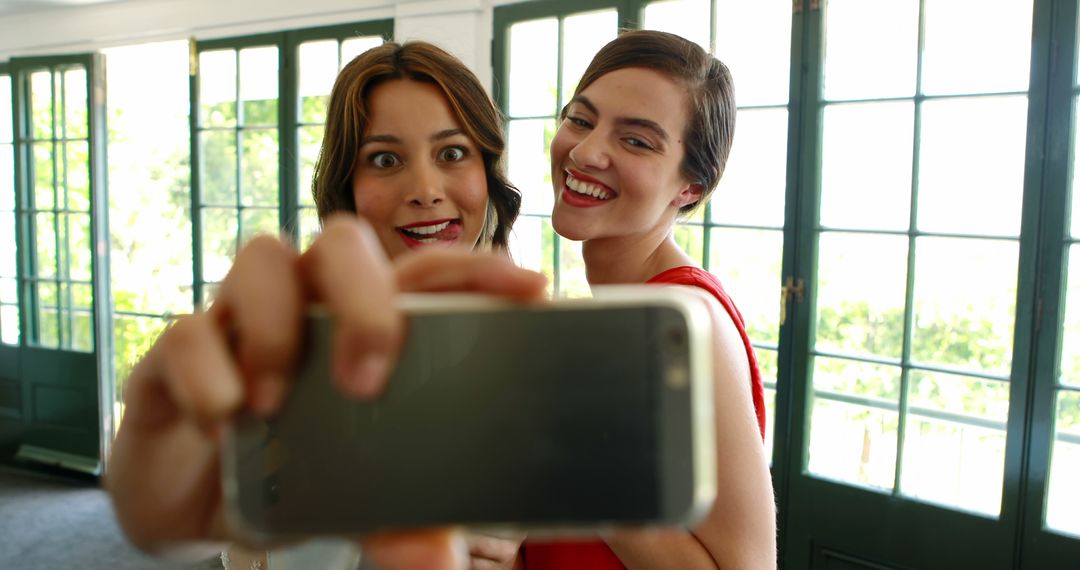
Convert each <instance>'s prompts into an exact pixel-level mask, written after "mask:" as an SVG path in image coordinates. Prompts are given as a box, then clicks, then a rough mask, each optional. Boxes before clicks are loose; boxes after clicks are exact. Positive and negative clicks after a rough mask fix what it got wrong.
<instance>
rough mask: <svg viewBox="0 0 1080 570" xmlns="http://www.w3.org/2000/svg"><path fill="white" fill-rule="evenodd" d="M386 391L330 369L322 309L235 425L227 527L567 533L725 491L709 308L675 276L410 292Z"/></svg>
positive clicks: (287, 532) (229, 438)
mask: <svg viewBox="0 0 1080 570" xmlns="http://www.w3.org/2000/svg"><path fill="white" fill-rule="evenodd" d="M401 307H402V309H403V310H404V311H405V313H406V314H407V320H408V333H407V338H406V342H405V345H404V348H403V351H402V352H401V354H400V357H399V361H398V363H397V366H396V368H395V370H394V371H393V373H392V375H391V377H390V379H389V382H388V385H387V388H386V390H385V392H384V393H383V394H382V395H381V396H380V397H379V398H377V399H375V400H373V401H368V402H358V401H354V400H350V399H348V398H346V397H344V396H343V395H341V394H340V393H339V392H338V391H337V390H336V389H335V388H334V386H333V385H332V382H331V380H330V376H329V374H330V372H329V370H330V368H329V362H330V347H331V345H332V343H331V339H332V334H333V333H332V330H333V326H332V325H333V323H332V321H331V320H330V319H329V318H326V317H325V316H319V315H312V316H310V317H309V318H308V321H307V331H306V350H305V351H304V353H303V354H304V355H303V357H302V361H301V362H300V364H299V367H298V370H297V373H296V378H295V382H294V385H293V386H292V388H291V393H290V395H289V397H288V398H287V400H286V403H285V405H284V406H283V408H282V410H281V412H280V413H279V415H277V416H276V417H274V418H272V419H269V420H266V419H256V418H250V417H247V418H240V419H239V421H237V422H236V424H235V425H234V426H233V428H232V429H230V430H229V431H228V433H227V435H226V442H225V445H224V446H223V461H222V465H223V477H224V481H223V483H224V490H225V494H226V502H227V508H228V511H229V516H230V520H231V523H232V524H233V526H234V527H235V528H237V529H239V530H240V531H241V532H243V533H245V534H246V535H248V537H249V538H251V539H252V540H277V539H287V538H296V537H303V536H313V535H360V534H364V533H368V532H373V531H383V530H400V529H408V528H419V527H432V526H446V525H463V526H466V527H470V528H476V529H486V530H499V529H508V530H526V531H528V532H530V533H531V534H533V535H534V536H535V535H537V534H546V535H549V536H551V535H560V534H576V533H579V532H597V531H601V530H603V529H605V528H611V527H616V526H638V525H689V524H693V523H694V521H696V520H698V519H699V518H700V517H701V516H703V515H704V514H705V513H706V512H707V510H708V508H709V507H710V505H711V503H712V501H713V499H714V497H715V492H716V489H715V486H716V481H715V472H716V471H715V465H716V463H715V462H716V457H715V447H714V433H713V429H714V428H713V421H712V413H713V401H712V372H711V362H712V359H711V340H710V339H711V328H710V327H711V321H710V319H709V316H708V314H707V313H706V310H705V307H704V305H703V304H702V302H701V301H700V299H699V298H698V297H697V295H695V294H694V293H693V292H692V291H689V290H683V289H682V288H680V287H658V286H644V285H643V286H620V287H609V288H598V289H597V290H596V291H594V296H593V297H592V298H588V299H567V300H559V301H554V302H551V303H543V304H537V305H520V304H514V303H510V302H507V301H501V300H496V299H492V298H488V297H483V296H476V295H455V294H433V295H417V296H405V297H404V298H403V300H402V302H401Z"/></svg>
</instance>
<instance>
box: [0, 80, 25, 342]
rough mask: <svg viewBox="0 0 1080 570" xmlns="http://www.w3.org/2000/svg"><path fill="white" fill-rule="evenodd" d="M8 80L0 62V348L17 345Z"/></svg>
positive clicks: (12, 147)
mask: <svg viewBox="0 0 1080 570" xmlns="http://www.w3.org/2000/svg"><path fill="white" fill-rule="evenodd" d="M12 88H13V85H12V77H11V71H10V70H9V66H8V64H7V63H0V244H4V245H3V247H4V248H5V249H4V255H3V256H0V345H8V346H17V345H18V344H19V338H20V328H21V327H20V326H19V322H20V320H21V319H20V316H19V294H18V285H17V283H18V272H17V270H16V263H15V261H16V256H17V253H16V250H15V245H16V242H15V134H14V124H15V119H14V117H15V109H14V104H13V102H12V96H13V95H14V93H13V91H12Z"/></svg>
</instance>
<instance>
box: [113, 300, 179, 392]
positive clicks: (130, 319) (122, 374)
mask: <svg viewBox="0 0 1080 570" xmlns="http://www.w3.org/2000/svg"><path fill="white" fill-rule="evenodd" d="M166 322H167V321H166V320H165V319H159V318H152V317H136V316H131V315H116V316H115V317H113V339H114V341H113V349H114V350H115V352H116V382H117V385H116V387H117V393H119V394H123V393H124V390H125V389H126V388H127V386H126V384H127V377H128V375H129V374H130V373H131V369H132V367H133V366H134V365H135V363H136V362H138V361H139V359H140V358H142V356H143V355H144V354H146V351H147V350H148V349H149V348H150V346H151V345H152V344H154V341H155V340H157V337H158V336H159V335H160V334H161V332H162V331H163V330H165V324H166Z"/></svg>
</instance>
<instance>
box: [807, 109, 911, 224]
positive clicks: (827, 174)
mask: <svg viewBox="0 0 1080 570" xmlns="http://www.w3.org/2000/svg"><path fill="white" fill-rule="evenodd" d="M914 125H915V105H914V104H913V103H911V102H907V101H904V102H895V103H856V104H848V105H829V106H827V107H825V113H824V127H823V131H824V132H823V134H822V139H823V140H822V159H821V225H823V226H826V227H834V228H845V229H847V228H850V229H883V230H906V229H907V228H908V227H909V226H910V225H911V220H910V211H911V152H912V137H913V136H914Z"/></svg>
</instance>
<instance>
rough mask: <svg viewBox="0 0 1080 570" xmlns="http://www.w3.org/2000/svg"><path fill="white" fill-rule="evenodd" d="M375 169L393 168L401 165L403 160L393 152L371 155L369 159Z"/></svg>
mask: <svg viewBox="0 0 1080 570" xmlns="http://www.w3.org/2000/svg"><path fill="white" fill-rule="evenodd" d="M369 160H370V161H371V164H372V166H374V167H375V168H393V167H395V166H399V165H400V164H401V159H400V158H398V157H397V155H396V154H394V153H392V152H380V153H376V154H373V155H371V158H370V159H369Z"/></svg>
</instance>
